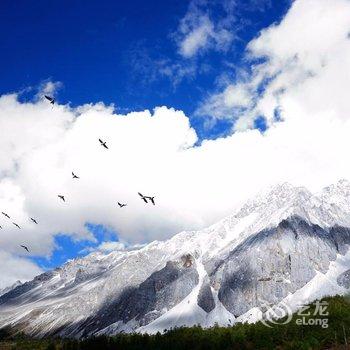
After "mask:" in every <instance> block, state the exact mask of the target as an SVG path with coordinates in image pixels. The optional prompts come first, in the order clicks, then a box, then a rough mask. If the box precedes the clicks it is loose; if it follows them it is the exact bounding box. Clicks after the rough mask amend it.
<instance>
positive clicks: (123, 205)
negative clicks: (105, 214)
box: [118, 202, 127, 208]
mask: <svg viewBox="0 0 350 350" xmlns="http://www.w3.org/2000/svg"><path fill="white" fill-rule="evenodd" d="M118 205H119V207H120V208H123V207H126V206H127V204H123V203H119V202H118Z"/></svg>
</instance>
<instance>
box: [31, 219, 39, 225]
mask: <svg viewBox="0 0 350 350" xmlns="http://www.w3.org/2000/svg"><path fill="white" fill-rule="evenodd" d="M30 220H32V221H33V222H34V224H38V222H37V221H36V220H35V219H33V218H30Z"/></svg>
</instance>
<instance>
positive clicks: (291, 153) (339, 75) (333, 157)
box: [0, 0, 350, 283]
mask: <svg viewBox="0 0 350 350" xmlns="http://www.w3.org/2000/svg"><path fill="white" fill-rule="evenodd" d="M321 15H324V16H325V17H326V18H323V17H322V16H321ZM315 16H319V17H320V16H321V17H320V18H318V17H317V18H318V20H317V21H316V20H315V18H316V17H315ZM328 18H331V19H332V20H328ZM349 18H350V3H349V2H348V1H345V0H332V1H327V0H318V1H313V0H297V1H295V3H294V5H293V7H292V8H291V10H290V11H289V13H288V14H287V16H286V18H285V19H284V20H283V21H282V22H281V24H279V25H275V26H273V27H271V28H270V29H268V30H266V31H264V32H262V34H261V35H260V37H259V38H257V39H256V40H255V41H253V42H252V43H251V44H250V45H249V49H250V52H251V55H252V56H254V57H259V55H264V56H266V57H267V61H266V62H265V63H263V64H262V65H259V66H257V67H256V68H255V70H254V74H253V75H252V77H251V80H247V81H244V82H241V84H240V85H234V86H232V88H231V89H232V90H230V89H226V90H225V91H224V94H223V97H224V100H225V101H226V102H225V103H226V104H227V105H229V106H231V107H232V108H235V107H236V106H241V107H242V108H243V107H245V106H248V110H249V113H246V114H245V115H244V116H243V117H241V118H240V119H239V120H238V121H237V123H236V128H237V129H241V130H242V131H240V132H236V133H234V134H233V135H231V136H228V137H226V138H221V139H217V140H213V141H205V142H203V144H202V145H201V146H195V144H196V141H197V136H196V133H195V131H194V130H193V129H192V128H191V127H190V124H189V120H188V118H187V117H186V116H185V115H184V113H183V112H181V111H175V110H174V109H171V108H166V107H160V108H156V109H155V110H154V112H153V113H151V112H149V111H143V112H134V113H129V114H127V115H119V114H116V113H114V112H113V108H112V107H109V106H105V105H104V104H102V103H100V104H97V105H84V106H81V107H79V108H77V109H72V108H70V107H69V106H62V105H55V107H54V108H51V105H49V104H48V103H46V101H41V100H40V101H36V102H33V103H21V102H19V101H18V100H17V96H16V95H4V96H1V97H0V130H1V134H2V137H1V138H0V211H6V212H8V214H10V215H11V219H12V218H13V220H16V222H18V223H19V224H20V225H21V226H22V229H21V230H18V229H16V228H15V227H14V226H13V225H12V224H11V222H10V221H8V220H6V218H5V217H1V218H0V225H1V226H3V230H1V231H0V246H1V247H2V249H3V250H5V251H7V253H6V254H11V256H13V257H14V258H16V256H17V255H19V254H22V251H21V250H20V248H19V244H23V243H25V244H26V245H28V246H29V247H30V248H31V253H32V254H36V255H49V254H50V252H51V251H52V249H53V248H54V241H53V236H54V235H55V234H56V233H58V232H64V233H68V234H71V235H74V236H75V237H76V238H79V237H80V238H82V237H85V238H89V237H90V238H91V234H90V233H89V232H87V231H86V229H85V227H84V224H85V223H86V222H93V223H96V224H99V223H101V224H104V225H106V226H108V227H112V228H114V229H115V230H116V231H117V233H118V236H119V238H120V239H121V240H122V241H123V242H126V243H127V244H133V243H138V242H139V243H143V242H147V241H150V240H153V239H162V238H166V237H169V236H171V235H172V234H174V233H176V232H178V231H179V230H181V229H196V228H200V227H204V226H206V225H209V224H211V223H213V222H215V221H217V220H219V219H220V218H222V217H223V216H225V215H226V214H229V213H230V212H231V211H232V209H233V208H234V207H235V206H236V205H238V204H239V203H240V202H241V201H243V200H245V199H246V198H247V197H249V196H251V195H253V194H255V193H256V192H257V191H259V190H261V188H263V187H265V186H268V185H270V184H274V183H276V182H283V181H289V182H291V183H294V184H297V185H305V186H307V187H309V188H310V189H311V190H318V189H320V188H321V187H322V186H324V185H327V184H329V183H332V182H335V181H337V180H338V179H339V178H350V165H349V164H350V163H349V162H347V161H346V160H347V159H348V150H349V149H350V138H349V137H348V135H349V134H350V119H349V116H350V107H349V102H348V96H347V84H348V81H349V80H350V76H349V74H350V59H349V57H350V51H349V50H350V46H349V45H350V41H349V39H348V38H347V33H348V31H349V29H350V21H349ZM301 32H303V33H304V35H301ZM315 32H316V33H315ZM294 36H295V37H294ZM303 40H304V43H303ZM315 40H316V41H317V43H315V42H314V41H315ZM279 45H282V47H280V46H279ZM288 45H289V46H288ZM266 77H272V80H271V82H270V83H269V84H268V86H267V89H266V92H265V94H264V95H263V96H261V97H260V98H258V97H256V98H257V103H256V105H254V107H252V108H251V107H250V103H249V99H248V98H247V93H249V91H252V93H254V86H258V85H259V84H261V82H262V81H263V80H264V79H266ZM237 91H238V96H241V97H240V98H238V99H236V97H234V96H233V95H234V94H235V93H236V94H237ZM247 91H248V92H247ZM225 93H226V95H225ZM214 101H215V100H214ZM277 106H279V108H280V109H281V113H282V116H283V122H278V123H276V122H274V121H273V120H274V117H273V116H274V110H275V107H277ZM258 114H263V115H265V117H266V118H267V120H268V122H269V123H270V128H269V129H268V130H267V131H266V132H265V133H264V134H261V133H259V132H258V131H257V130H246V127H247V126H249V125H250V124H251V123H252V121H253V120H254V118H255V117H256V115H258ZM98 138H101V139H103V140H105V141H106V142H107V144H108V145H109V150H106V149H104V148H102V147H101V146H100V145H99V143H98ZM71 171H74V172H75V173H77V174H78V175H79V176H80V179H79V180H77V181H73V180H72V179H71ZM137 192H141V193H145V194H146V195H155V196H156V204H157V205H156V206H153V205H146V204H145V203H143V202H142V201H141V200H140V198H139V197H138V195H137ZM61 193H62V194H64V195H66V199H67V202H66V203H62V202H61V201H59V200H58V198H57V194H61ZM117 201H123V202H126V203H128V206H127V207H125V208H122V209H120V208H119V207H118V206H117ZM29 217H35V218H37V220H38V221H39V225H34V224H32V223H31V222H30V220H29V219H28V218H29ZM3 260H4V261H5V258H4V256H3V255H2V256H0V262H2V261H3ZM0 265H1V264H0ZM0 276H1V273H0ZM16 279H20V278H19V277H18V276H16ZM0 280H1V277H0ZM2 283H3V282H2Z"/></svg>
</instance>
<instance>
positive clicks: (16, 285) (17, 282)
mask: <svg viewBox="0 0 350 350" xmlns="http://www.w3.org/2000/svg"><path fill="white" fill-rule="evenodd" d="M21 284H22V282H21V281H16V282H15V283H14V284H12V285H11V286H8V287H5V288H2V289H0V296H1V295H4V294H6V293H8V292H9V291H11V290H12V289H15V288H16V287H18V286H20V285H21Z"/></svg>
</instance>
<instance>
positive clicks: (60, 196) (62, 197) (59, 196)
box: [57, 194, 66, 202]
mask: <svg viewBox="0 0 350 350" xmlns="http://www.w3.org/2000/svg"><path fill="white" fill-rule="evenodd" d="M57 197H58V198H61V199H62V200H63V202H65V201H66V200H65V199H64V196H62V195H60V194H59V195H58V196H57Z"/></svg>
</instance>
